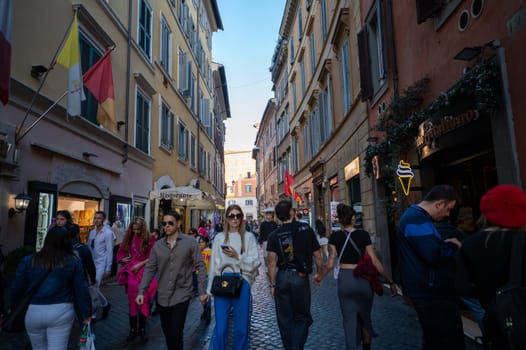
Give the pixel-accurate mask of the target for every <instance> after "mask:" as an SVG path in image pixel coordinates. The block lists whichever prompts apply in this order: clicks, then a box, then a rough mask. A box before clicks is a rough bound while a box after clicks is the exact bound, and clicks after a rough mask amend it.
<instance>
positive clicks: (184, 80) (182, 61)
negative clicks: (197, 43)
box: [179, 50, 188, 93]
mask: <svg viewBox="0 0 526 350" xmlns="http://www.w3.org/2000/svg"><path fill="white" fill-rule="evenodd" d="M187 61H188V54H187V53H186V52H183V51H182V50H179V91H181V93H183V91H186V90H188V63H187Z"/></svg>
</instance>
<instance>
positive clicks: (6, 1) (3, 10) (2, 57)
mask: <svg viewBox="0 0 526 350" xmlns="http://www.w3.org/2000/svg"><path fill="white" fill-rule="evenodd" d="M12 40H13V1H11V0H2V1H0V101H2V103H3V104H6V103H7V100H9V81H10V80H11V46H12Z"/></svg>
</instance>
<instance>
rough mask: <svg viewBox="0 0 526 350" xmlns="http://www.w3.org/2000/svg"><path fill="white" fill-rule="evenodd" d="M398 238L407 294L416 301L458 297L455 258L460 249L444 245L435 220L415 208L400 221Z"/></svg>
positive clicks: (419, 208)
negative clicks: (456, 292) (419, 299)
mask: <svg viewBox="0 0 526 350" xmlns="http://www.w3.org/2000/svg"><path fill="white" fill-rule="evenodd" d="M397 236H398V240H397V243H398V263H399V265H398V266H399V271H400V278H401V284H402V289H403V292H404V294H405V295H407V296H409V297H413V298H425V297H454V296H455V288H454V286H455V283H454V282H455V265H454V259H453V256H454V253H455V252H456V251H457V246H456V245H455V244H453V243H446V242H444V240H443V239H442V237H441V236H440V234H439V233H438V231H437V229H436V227H435V226H434V225H433V219H432V218H431V216H430V215H429V214H428V213H427V212H426V211H425V210H424V209H423V208H421V207H419V206H418V205H414V204H413V205H412V206H410V207H409V208H407V210H406V211H405V212H404V214H403V215H402V217H401V218H400V222H399V224H398V230H397Z"/></svg>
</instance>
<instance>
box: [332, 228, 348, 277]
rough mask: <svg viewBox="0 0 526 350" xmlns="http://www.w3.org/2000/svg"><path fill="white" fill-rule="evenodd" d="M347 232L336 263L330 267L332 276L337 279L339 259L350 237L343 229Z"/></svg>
mask: <svg viewBox="0 0 526 350" xmlns="http://www.w3.org/2000/svg"><path fill="white" fill-rule="evenodd" d="M343 232H346V233H347V239H346V240H345V243H344V244H343V247H342V250H341V252H340V255H339V256H338V261H337V262H336V265H334V267H333V269H332V274H333V276H334V279H335V280H337V279H338V276H339V275H340V260H341V259H342V255H343V251H344V250H345V247H346V246H347V243H349V238H350V237H351V233H350V232H348V231H343Z"/></svg>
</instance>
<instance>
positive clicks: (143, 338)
mask: <svg viewBox="0 0 526 350" xmlns="http://www.w3.org/2000/svg"><path fill="white" fill-rule="evenodd" d="M146 321H147V319H146V316H144V315H143V314H141V313H139V332H138V333H139V337H141V342H142V343H146V342H147V341H148V336H147V335H146Z"/></svg>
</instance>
